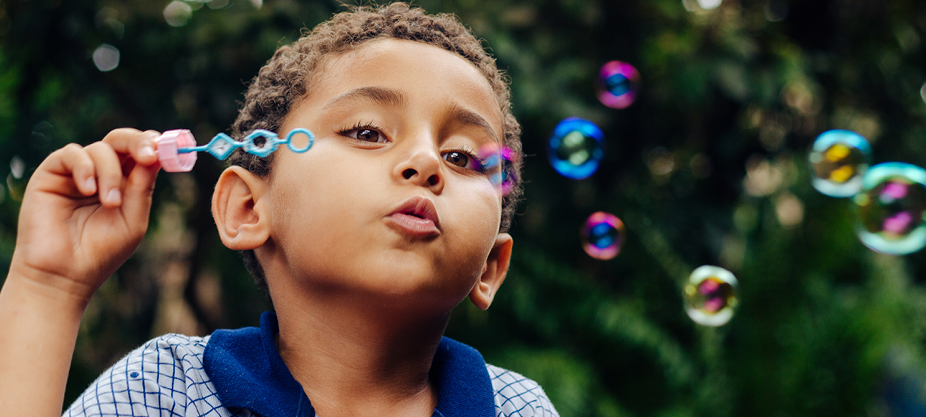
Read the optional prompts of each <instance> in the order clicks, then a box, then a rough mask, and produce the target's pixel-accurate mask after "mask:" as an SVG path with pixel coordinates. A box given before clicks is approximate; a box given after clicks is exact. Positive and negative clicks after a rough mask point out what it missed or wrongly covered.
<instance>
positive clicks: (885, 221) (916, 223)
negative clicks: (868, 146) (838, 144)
mask: <svg viewBox="0 0 926 417" xmlns="http://www.w3.org/2000/svg"><path fill="white" fill-rule="evenodd" d="M854 201H855V204H857V205H858V216H859V217H858V224H857V226H856V231H857V233H858V236H859V239H861V240H862V243H863V244H865V246H867V247H868V248H870V249H871V250H874V251H876V252H881V253H887V254H891V255H906V254H908V253H912V252H916V251H918V250H920V249H922V248H923V246H924V245H926V170H924V169H923V168H920V167H917V166H914V165H910V164H905V163H901V162H887V163H883V164H878V165H875V166H873V167H871V169H870V170H868V172H867V173H866V174H865V176H864V177H863V178H862V190H861V192H860V193H859V194H858V195H856V196H855V198H854Z"/></svg>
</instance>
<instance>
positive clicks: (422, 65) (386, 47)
mask: <svg viewBox="0 0 926 417" xmlns="http://www.w3.org/2000/svg"><path fill="white" fill-rule="evenodd" d="M364 87H379V88H384V89H389V90H395V91H398V92H401V93H403V94H405V95H407V96H409V97H410V98H411V99H412V101H414V102H416V103H417V104H418V105H422V106H424V107H426V108H428V109H444V108H458V107H462V108H466V109H469V110H472V111H474V112H476V113H479V114H480V115H482V116H483V117H485V118H486V119H487V120H488V121H489V122H490V124H491V125H492V127H493V129H494V130H495V132H496V135H497V137H502V136H503V135H502V133H503V129H502V113H501V109H500V107H499V103H498V101H497V99H496V96H495V93H494V91H493V89H492V86H491V84H490V83H489V81H488V80H487V79H486V77H485V76H484V75H483V74H482V72H481V71H480V70H479V69H478V68H476V66H475V65H473V63H471V62H470V61H468V60H466V59H464V58H463V57H461V56H459V55H457V54H454V53H452V52H450V51H447V50H445V49H442V48H440V47H437V46H434V45H430V44H425V43H421V42H415V41H409V40H400V39H389V38H386V39H378V40H374V41H370V42H366V43H364V44H363V45H361V46H359V47H357V48H355V49H352V50H350V51H348V52H345V53H341V54H338V55H333V56H328V57H326V58H324V61H323V62H322V63H321V65H319V68H318V71H317V72H316V74H315V76H314V77H313V80H312V83H311V87H310V89H309V95H308V96H307V97H305V98H304V100H306V101H310V102H311V101H315V102H319V103H318V104H322V105H323V104H324V102H327V100H330V99H331V98H333V97H338V96H340V95H342V94H345V93H347V92H349V91H352V90H354V89H357V88H364Z"/></svg>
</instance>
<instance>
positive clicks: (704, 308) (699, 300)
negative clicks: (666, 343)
mask: <svg viewBox="0 0 926 417" xmlns="http://www.w3.org/2000/svg"><path fill="white" fill-rule="evenodd" d="M738 286H739V282H738V281H737V280H736V277H734V276H733V273H731V272H730V271H727V270H726V269H723V268H721V267H717V266H712V265H704V266H701V267H698V268H697V269H695V270H694V272H692V273H691V275H690V276H689V277H688V283H687V284H686V285H685V289H684V297H685V312H686V313H688V317H691V320H692V321H694V322H695V323H697V324H700V325H702V326H723V325H724V324H727V322H729V321H730V319H731V318H733V313H734V310H735V309H736V304H737V294H736V293H737V287H738Z"/></svg>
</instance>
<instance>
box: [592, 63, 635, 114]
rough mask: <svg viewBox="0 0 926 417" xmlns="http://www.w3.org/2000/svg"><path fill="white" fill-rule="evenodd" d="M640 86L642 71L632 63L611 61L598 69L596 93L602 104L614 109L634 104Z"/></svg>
mask: <svg viewBox="0 0 926 417" xmlns="http://www.w3.org/2000/svg"><path fill="white" fill-rule="evenodd" d="M639 88H640V73H639V72H637V69H636V68H634V67H633V66H632V65H630V64H627V63H624V62H621V61H611V62H608V63H606V64H604V65H603V66H602V67H601V70H600V71H598V78H597V79H596V80H595V93H596V94H597V95H598V100H599V101H601V104H604V105H605V106H608V107H610V108H613V109H623V108H626V107H627V106H629V105H631V104H633V101H634V100H635V99H636V98H637V90H638V89H639Z"/></svg>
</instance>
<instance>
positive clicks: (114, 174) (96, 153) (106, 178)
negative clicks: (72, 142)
mask: <svg viewBox="0 0 926 417" xmlns="http://www.w3.org/2000/svg"><path fill="white" fill-rule="evenodd" d="M84 151H86V152H87V154H88V155H89V156H90V159H92V160H93V168H94V169H95V171H96V182H97V193H98V194H99V195H100V202H101V203H103V206H106V207H118V206H119V205H120V204H122V191H121V190H122V164H121V163H120V161H119V156H118V155H116V152H114V150H113V148H112V146H110V145H109V144H108V143H106V142H95V143H92V144H90V145H88V146H87V147H86V148H84Z"/></svg>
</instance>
